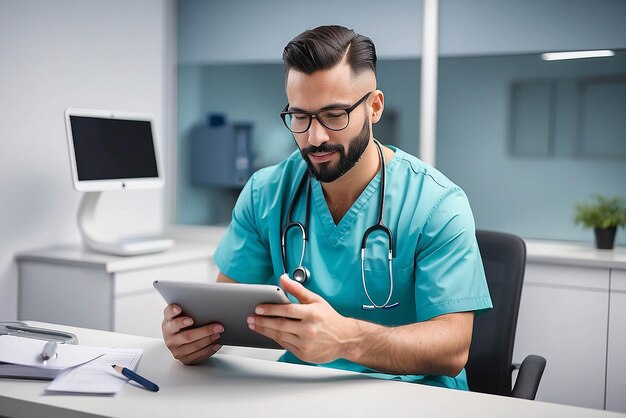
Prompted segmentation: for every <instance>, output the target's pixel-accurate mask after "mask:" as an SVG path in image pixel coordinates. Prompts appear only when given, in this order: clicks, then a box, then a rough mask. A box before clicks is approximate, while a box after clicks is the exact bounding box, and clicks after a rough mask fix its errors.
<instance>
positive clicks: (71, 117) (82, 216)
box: [65, 108, 174, 256]
mask: <svg viewBox="0 0 626 418" xmlns="http://www.w3.org/2000/svg"><path fill="white" fill-rule="evenodd" d="M65 127H66V133H67V143H68V147H69V153H70V165H71V167H72V180H73V183H74V188H75V189H76V190H78V191H82V192H86V193H85V194H84V195H83V198H82V201H81V203H80V207H79V209H78V229H79V230H80V232H81V235H82V238H83V241H84V243H85V245H86V246H87V247H88V248H90V249H92V250H94V251H98V252H103V253H107V254H114V255H122V256H128V255H138V254H147V253H154V252H159V251H163V250H165V249H167V248H169V247H171V246H172V245H173V243H174V242H173V241H172V240H170V239H166V238H163V237H132V238H118V237H113V236H111V235H110V234H109V233H107V231H103V230H102V229H99V228H98V225H97V223H96V222H95V208H96V204H97V202H98V199H99V197H100V193H101V192H103V191H106V190H125V189H153V188H159V187H162V186H163V173H162V171H161V169H160V160H159V153H158V147H157V142H156V140H155V138H154V133H153V130H152V118H150V116H148V115H142V114H136V113H128V112H116V111H110V110H94V109H75V108H69V109H67V110H66V111H65Z"/></svg>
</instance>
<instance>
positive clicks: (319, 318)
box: [248, 274, 359, 363]
mask: <svg viewBox="0 0 626 418" xmlns="http://www.w3.org/2000/svg"><path fill="white" fill-rule="evenodd" d="M280 285H281V287H282V288H283V289H284V290H285V291H286V292H287V293H289V294H291V295H293V296H294V297H295V298H296V299H298V301H299V302H300V304H297V303H289V304H285V305H280V304H265V305H259V306H257V307H256V310H255V314H254V315H250V316H249V317H248V326H249V327H250V329H252V330H254V331H256V332H258V333H259V334H263V335H265V336H266V337H269V338H271V339H273V340H274V341H276V342H277V343H279V344H280V345H281V346H283V347H284V348H285V349H287V350H289V351H291V352H292V353H293V354H294V355H295V356H297V357H298V358H299V359H300V360H302V361H306V362H309V363H328V362H330V361H333V360H336V359H338V358H341V357H345V355H344V354H343V353H344V350H346V347H347V346H348V344H347V343H349V342H350V340H351V339H352V338H354V337H355V336H356V335H358V332H359V330H358V325H357V324H356V321H351V320H350V319H349V318H346V317H344V316H341V315H340V314H338V313H337V311H335V310H334V309H333V308H332V307H331V306H330V305H329V304H328V303H327V302H326V301H325V300H324V299H323V298H322V297H321V296H319V295H317V294H315V293H313V292H311V291H310V290H308V289H306V288H305V287H304V286H302V285H301V284H300V283H298V282H296V281H295V280H291V279H290V278H289V276H287V275H286V274H283V275H282V276H281V278H280Z"/></svg>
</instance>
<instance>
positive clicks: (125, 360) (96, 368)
mask: <svg viewBox="0 0 626 418" xmlns="http://www.w3.org/2000/svg"><path fill="white" fill-rule="evenodd" d="M142 354H143V350H141V349H128V348H108V349H106V353H105V354H104V355H103V356H101V357H98V358H97V359H96V360H93V361H92V362H89V363H87V364H83V365H82V366H78V367H76V368H74V369H70V370H68V371H67V372H65V373H63V374H62V375H60V376H58V377H57V378H56V379H54V381H53V382H52V383H50V384H49V385H48V387H47V388H46V391H47V392H65V393H82V394H93V395H114V394H116V393H117V392H119V390H120V389H121V388H122V386H124V383H126V382H127V381H128V379H127V378H126V377H124V376H123V375H121V374H120V373H118V372H116V371H115V370H113V368H112V367H111V365H113V364H117V365H118V366H123V367H126V368H128V369H131V370H134V369H135V368H136V367H137V364H138V363H139V359H140V358H141V355H142Z"/></svg>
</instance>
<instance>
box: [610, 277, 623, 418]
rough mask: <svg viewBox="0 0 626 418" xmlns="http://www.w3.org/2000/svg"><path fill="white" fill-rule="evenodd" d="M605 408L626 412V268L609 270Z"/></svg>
mask: <svg viewBox="0 0 626 418" xmlns="http://www.w3.org/2000/svg"><path fill="white" fill-rule="evenodd" d="M610 298H611V300H610V302H611V303H610V310H609V350H608V364H607V376H606V409H608V410H610V411H619V412H626V396H625V395H626V270H612V271H611V295H610Z"/></svg>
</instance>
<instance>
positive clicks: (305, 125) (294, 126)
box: [280, 92, 371, 134]
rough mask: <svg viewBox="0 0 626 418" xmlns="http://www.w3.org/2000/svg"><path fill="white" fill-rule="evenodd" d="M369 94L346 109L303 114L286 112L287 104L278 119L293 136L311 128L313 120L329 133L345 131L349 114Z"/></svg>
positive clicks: (348, 122)
mask: <svg viewBox="0 0 626 418" xmlns="http://www.w3.org/2000/svg"><path fill="white" fill-rule="evenodd" d="M370 94H371V92H369V93H367V94H366V95H365V96H363V97H361V99H360V100H359V101H358V102H356V103H355V104H353V105H352V106H350V107H348V108H346V109H343V108H336V107H331V108H325V109H322V110H320V111H319V112H305V111H303V110H296V111H291V112H290V111H288V110H287V109H289V104H287V106H285V108H284V109H283V111H282V112H280V117H281V118H282V120H283V122H284V123H285V126H286V127H287V129H289V130H290V131H291V132H293V133H294V134H301V133H304V132H306V131H308V130H309V128H310V127H311V122H312V120H313V118H315V119H317V120H318V121H319V123H321V124H322V126H323V127H325V128H326V129H330V130H331V131H341V130H343V129H346V128H347V127H348V125H349V124H350V112H352V111H353V110H354V109H356V108H357V107H358V106H359V105H360V104H361V103H363V101H364V100H365V99H367V98H368V97H369V95H370Z"/></svg>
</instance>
